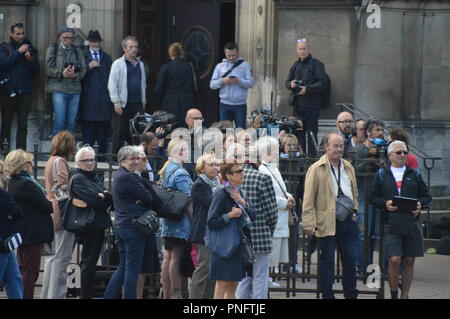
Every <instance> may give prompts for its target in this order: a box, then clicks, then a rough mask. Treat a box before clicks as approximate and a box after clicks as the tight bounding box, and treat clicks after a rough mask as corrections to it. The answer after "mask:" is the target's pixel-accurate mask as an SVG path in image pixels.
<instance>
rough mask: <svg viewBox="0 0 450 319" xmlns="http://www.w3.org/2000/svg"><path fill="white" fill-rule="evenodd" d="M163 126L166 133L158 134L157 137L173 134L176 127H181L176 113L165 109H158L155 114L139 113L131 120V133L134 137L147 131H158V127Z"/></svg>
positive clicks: (161, 137)
mask: <svg viewBox="0 0 450 319" xmlns="http://www.w3.org/2000/svg"><path fill="white" fill-rule="evenodd" d="M159 127H161V128H163V129H164V131H165V133H164V134H156V138H158V139H163V138H166V136H167V135H169V134H171V133H172V132H173V131H174V130H175V129H176V128H179V127H181V124H180V123H177V122H176V117H175V115H173V114H171V113H167V112H165V111H157V112H155V113H153V114H148V113H138V114H136V116H135V117H133V118H132V119H131V120H130V134H131V136H132V137H135V136H141V135H142V134H144V133H147V132H153V133H155V132H156V129H157V128H159Z"/></svg>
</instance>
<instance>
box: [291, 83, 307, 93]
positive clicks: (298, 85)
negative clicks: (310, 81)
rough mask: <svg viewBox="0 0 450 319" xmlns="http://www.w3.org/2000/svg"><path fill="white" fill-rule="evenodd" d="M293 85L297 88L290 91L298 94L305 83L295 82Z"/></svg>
mask: <svg viewBox="0 0 450 319" xmlns="http://www.w3.org/2000/svg"><path fill="white" fill-rule="evenodd" d="M294 83H295V84H297V86H296V87H295V88H293V89H292V91H293V92H294V93H299V92H300V91H301V89H300V87H301V86H306V82H305V81H304V80H295V81H294Z"/></svg>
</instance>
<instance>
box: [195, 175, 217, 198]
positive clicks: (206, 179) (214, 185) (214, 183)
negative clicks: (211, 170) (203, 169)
mask: <svg viewBox="0 0 450 319" xmlns="http://www.w3.org/2000/svg"><path fill="white" fill-rule="evenodd" d="M198 177H200V178H201V179H202V180H203V181H204V182H205V183H206V184H208V185H209V187H211V189H212V192H213V194H214V192H215V191H216V190H217V189H218V188H219V187H220V180H219V177H217V176H216V177H215V178H214V180H212V179H211V178H209V177H208V176H207V175H206V174H200V175H199V176H198Z"/></svg>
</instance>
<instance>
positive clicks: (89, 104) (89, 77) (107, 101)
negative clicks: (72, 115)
mask: <svg viewBox="0 0 450 319" xmlns="http://www.w3.org/2000/svg"><path fill="white" fill-rule="evenodd" d="M83 55H84V59H85V61H86V75H85V76H84V78H83V80H82V81H81V85H82V88H83V90H82V92H81V100H80V117H81V121H83V122H86V121H90V122H110V121H111V120H112V116H113V111H114V105H113V104H112V102H111V98H110V96H109V91H108V79H109V73H110V72H111V66H112V59H111V57H110V56H109V55H108V54H106V53H105V52H104V51H103V50H100V67H99V68H93V69H89V63H91V62H92V61H93V59H92V54H91V51H90V49H89V47H87V48H85V49H84V51H83Z"/></svg>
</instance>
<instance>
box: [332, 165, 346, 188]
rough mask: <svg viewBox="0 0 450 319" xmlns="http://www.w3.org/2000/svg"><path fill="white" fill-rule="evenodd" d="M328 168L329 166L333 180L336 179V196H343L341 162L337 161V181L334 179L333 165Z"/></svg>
mask: <svg viewBox="0 0 450 319" xmlns="http://www.w3.org/2000/svg"><path fill="white" fill-rule="evenodd" d="M330 166H331V172H332V173H333V175H334V178H335V179H336V182H337V184H338V196H339V195H341V194H344V192H343V191H342V189H341V162H340V161H339V166H338V176H339V179H338V178H337V177H336V173H335V172H334V168H333V165H330Z"/></svg>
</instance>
